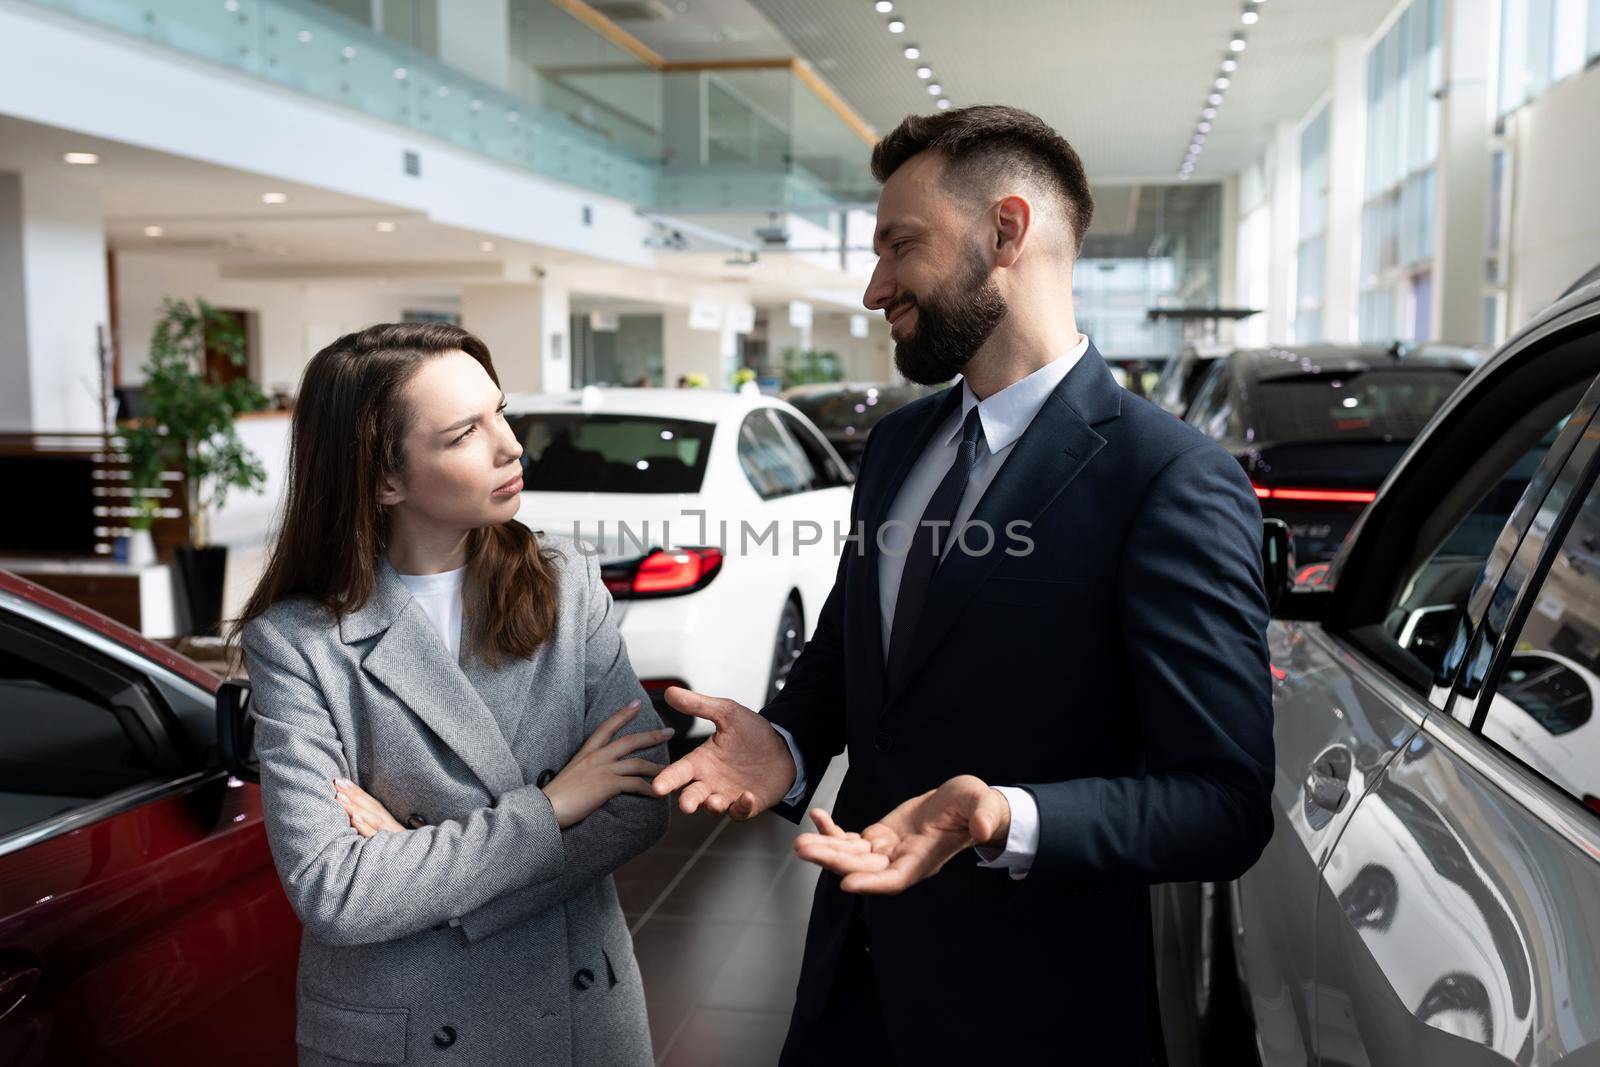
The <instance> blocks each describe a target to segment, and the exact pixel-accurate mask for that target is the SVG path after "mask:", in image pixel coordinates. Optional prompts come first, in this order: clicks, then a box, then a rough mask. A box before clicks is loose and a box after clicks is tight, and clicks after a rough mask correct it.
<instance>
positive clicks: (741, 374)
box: [733, 367, 756, 389]
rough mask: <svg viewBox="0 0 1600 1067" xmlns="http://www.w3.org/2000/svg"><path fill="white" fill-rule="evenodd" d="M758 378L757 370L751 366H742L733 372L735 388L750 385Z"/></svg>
mask: <svg viewBox="0 0 1600 1067" xmlns="http://www.w3.org/2000/svg"><path fill="white" fill-rule="evenodd" d="M755 380H756V372H755V371H753V370H751V369H750V368H749V367H740V368H739V369H738V370H736V371H734V372H733V387H734V388H735V389H738V388H740V387H741V386H745V385H748V384H749V383H751V382H753V381H755Z"/></svg>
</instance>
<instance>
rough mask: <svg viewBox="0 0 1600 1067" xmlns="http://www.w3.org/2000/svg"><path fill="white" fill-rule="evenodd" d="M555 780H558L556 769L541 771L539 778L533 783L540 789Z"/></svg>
mask: <svg viewBox="0 0 1600 1067" xmlns="http://www.w3.org/2000/svg"><path fill="white" fill-rule="evenodd" d="M555 780H556V772H555V771H540V772H539V778H538V780H537V781H535V782H534V783H533V784H534V785H536V786H538V787H539V788H540V789H543V788H544V787H545V786H547V785H549V784H550V783H551V782H553V781H555Z"/></svg>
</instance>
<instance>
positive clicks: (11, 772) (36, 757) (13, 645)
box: [0, 571, 300, 1065]
mask: <svg viewBox="0 0 1600 1067" xmlns="http://www.w3.org/2000/svg"><path fill="white" fill-rule="evenodd" d="M217 685H218V679H217V678H216V677H215V676H213V675H212V674H210V673H209V672H207V671H205V670H203V669H201V668H200V667H199V666H197V665H196V664H194V663H192V662H190V661H188V660H186V659H184V658H183V657H181V656H177V655H175V654H173V653H172V652H170V651H168V650H166V649H163V648H160V647H159V646H156V645H153V644H151V643H150V642H148V641H146V640H145V639H143V638H142V637H140V636H139V635H138V634H137V633H134V632H133V631H131V630H128V629H127V628H126V627H123V626H120V625H119V624H117V623H114V622H112V621H111V620H109V619H106V618H104V617H102V616H100V615H97V614H96V613H94V612H92V611H89V610H88V609H86V608H83V607H81V606H79V605H76V604H74V603H72V602H71V601H68V600H65V599H63V598H61V597H59V596H56V595H55V594H53V593H50V592H49V591H47V590H44V589H41V588H40V587H38V586H36V585H34V584H32V583H31V582H27V581H25V580H23V579H21V578H18V577H16V576H14V575H11V574H9V573H7V572H4V571H0V768H3V778H0V782H3V785H0V1063H3V1064H26V1065H35V1064H63V1065H65V1064H72V1065H78V1064H129V1065H133V1064H139V1065H145V1064H196V1065H198V1064H213V1063H218V1062H227V1063H253V1064H263V1065H265V1064H282V1063H292V1062H294V1058H295V1046H294V975H295V963H296V959H297V956H298V945H299V940H300V929H299V923H298V921H297V920H296V919H295V916H294V913H293V912H292V911H291V910H290V908H289V903H288V900H287V899H286V898H285V896H284V894H283V889H282V887H281V886H280V885H279V883H278V876H277V872H276V870H275V869H274V868H273V865H272V858H271V856H270V854H269V853H268V850H267V839H266V832H265V829H264V827H263V825H262V821H261V794H260V790H259V788H257V787H256V786H254V785H248V784H246V783H244V782H241V781H239V780H238V779H236V778H232V777H231V776H230V775H229V774H228V773H227V772H226V771H224V770H222V769H221V767H220V766H219V765H218V763H217V762H216V758H215V754H214V748H215V744H214V743H215V736H216V735H215V729H216V727H215V721H216V712H215V708H214V704H213V699H212V694H213V692H214V691H215V690H216V687H217Z"/></svg>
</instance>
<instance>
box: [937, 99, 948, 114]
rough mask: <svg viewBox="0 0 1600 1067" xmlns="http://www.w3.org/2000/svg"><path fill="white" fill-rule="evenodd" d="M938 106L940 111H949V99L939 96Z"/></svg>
mask: <svg viewBox="0 0 1600 1067" xmlns="http://www.w3.org/2000/svg"><path fill="white" fill-rule="evenodd" d="M938 108H939V110H940V111H949V110H950V101H948V100H946V99H945V98H944V97H942V96H941V97H940V98H939V103H938Z"/></svg>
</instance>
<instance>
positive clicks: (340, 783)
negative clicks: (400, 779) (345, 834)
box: [333, 778, 405, 837]
mask: <svg viewBox="0 0 1600 1067" xmlns="http://www.w3.org/2000/svg"><path fill="white" fill-rule="evenodd" d="M333 795H334V797H335V798H337V799H338V801H339V806H340V807H342V808H344V813H345V814H346V815H348V816H350V825H351V826H353V827H355V829H356V833H358V834H360V835H361V836H362V837H375V836H377V834H378V832H379V831H380V830H383V831H387V832H389V833H398V832H399V831H401V830H404V829H405V827H404V826H401V825H400V824H399V823H398V822H396V821H395V818H394V816H393V815H390V814H389V810H388V809H387V808H385V807H384V806H383V805H382V804H379V803H378V802H377V801H376V800H374V799H373V798H372V794H370V793H368V792H367V791H366V790H365V789H362V788H361V787H360V786H359V785H356V784H355V783H354V782H352V781H351V780H350V779H348V778H335V779H334V780H333Z"/></svg>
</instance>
